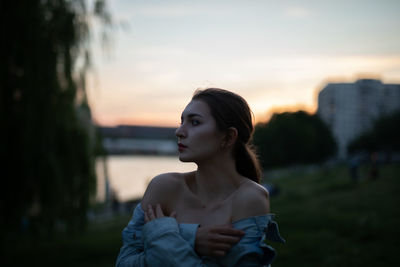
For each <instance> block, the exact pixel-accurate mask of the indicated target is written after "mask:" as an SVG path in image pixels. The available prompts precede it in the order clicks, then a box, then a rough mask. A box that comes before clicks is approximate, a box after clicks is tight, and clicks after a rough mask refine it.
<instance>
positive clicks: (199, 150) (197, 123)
mask: <svg viewBox="0 0 400 267" xmlns="http://www.w3.org/2000/svg"><path fill="white" fill-rule="evenodd" d="M175 134H176V136H177V137H178V150H179V160H181V161H183V162H196V163H198V162H201V161H203V160H205V159H209V158H211V157H213V156H215V155H216V154H217V153H218V152H219V151H220V147H221V142H222V140H223V138H224V134H222V133H221V132H220V131H218V129H217V124H216V121H215V119H214V117H213V116H212V115H211V111H210V108H209V107H208V105H207V104H206V103H205V102H203V101H201V100H193V101H191V102H190V103H189V104H188V105H187V106H186V108H185V110H184V111H183V112H182V117H181V125H180V127H179V128H178V129H177V130H176V132H175Z"/></svg>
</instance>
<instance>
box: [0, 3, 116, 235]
mask: <svg viewBox="0 0 400 267" xmlns="http://www.w3.org/2000/svg"><path fill="white" fill-rule="evenodd" d="M92 5H93V8H91V9H93V11H92V10H88V9H89V8H88V6H89V3H87V2H86V1H85V0H75V1H74V0H69V1H68V0H47V1H45V0H42V1H40V0H25V1H23V0H15V1H1V4H0V7H1V9H0V12H1V18H0V20H1V26H0V27H1V34H2V45H1V51H0V53H1V64H0V65H1V78H0V86H1V90H0V101H1V102H0V103H1V104H0V108H1V115H0V116H1V132H2V138H1V139H0V142H1V146H0V150H1V154H2V159H1V162H2V165H3V166H4V167H3V168H2V169H1V185H0V188H1V189H0V190H1V199H2V202H1V204H0V205H1V206H0V218H1V219H0V221H1V233H2V234H6V233H17V232H21V231H33V232H36V233H39V234H41V233H49V232H52V231H53V230H54V229H55V228H56V227H62V228H66V229H67V230H71V231H76V230H79V229H83V228H84V226H85V224H86V213H87V210H88V206H89V199H90V196H91V194H92V193H94V191H95V185H96V180H95V168H94V164H95V157H96V138H95V136H96V135H95V131H94V127H93V124H92V120H91V113H90V108H89V105H88V102H87V98H86V91H85V77H86V74H87V70H88V67H89V63H90V53H89V29H90V23H89V22H90V21H91V20H92V19H93V18H96V17H98V18H101V19H102V20H103V21H105V22H109V20H110V17H109V15H108V13H107V10H106V9H105V8H104V7H105V4H104V1H93V3H92Z"/></svg>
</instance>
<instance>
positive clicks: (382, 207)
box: [0, 165, 400, 267]
mask: <svg viewBox="0 0 400 267" xmlns="http://www.w3.org/2000/svg"><path fill="white" fill-rule="evenodd" d="M367 171H368V169H367V167H364V168H363V169H362V170H361V176H363V177H366V176H367ZM268 182H272V183H274V184H276V185H278V186H279V188H280V194H279V195H278V196H274V197H272V198H271V207H272V210H273V212H275V213H276V215H277V216H276V221H277V222H278V223H279V227H280V232H281V234H282V236H283V237H284V238H285V239H286V241H287V242H286V244H283V245H281V244H275V243H273V244H271V245H272V246H273V247H275V248H276V250H277V251H278V257H277V258H276V260H275V262H274V263H273V266H274V267H283V266H296V267H299V266H307V267H309V266H324V267H325V266H326V267H329V266H346V267H347V266H363V267H364V266H374V267H375V266H397V265H398V264H396V263H398V258H397V257H396V256H397V254H398V252H399V251H400V241H399V237H400V231H399V225H400V209H399V208H398V207H397V204H398V203H400V166H394V165H392V166H384V167H382V168H381V169H380V177H379V178H378V179H377V180H375V181H372V180H368V179H365V178H362V179H361V180H360V182H359V183H358V184H353V183H352V182H351V181H350V179H349V176H348V172H347V169H346V168H345V167H335V168H331V169H326V170H320V171H315V172H313V173H299V172H298V173H296V172H291V173H290V174H286V175H285V176H284V177H281V178H279V179H271V180H269V181H268ZM128 221H129V217H128V216H124V217H118V218H115V219H113V220H112V221H108V222H103V223H96V224H93V225H91V226H90V228H89V231H88V232H86V233H85V234H82V235H78V236H65V235H63V236H59V237H54V238H52V239H49V240H41V241H38V240H31V239H25V240H18V242H17V243H16V245H14V244H12V245H11V244H10V245H9V246H7V247H5V248H2V251H3V253H5V255H6V257H4V258H3V259H2V260H1V261H0V262H1V263H2V264H1V265H2V266H77V267H79V266H82V267H83V266H89V267H90V266H97V267H101V266H114V263H115V258H116V256H117V254H118V250H119V247H120V245H121V230H122V229H123V227H124V226H125V225H126V224H127V222H128ZM395 264H396V265H395Z"/></svg>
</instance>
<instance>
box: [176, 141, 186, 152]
mask: <svg viewBox="0 0 400 267" xmlns="http://www.w3.org/2000/svg"><path fill="white" fill-rule="evenodd" d="M186 148H187V146H185V145H183V144H179V143H178V150H179V151H183V150H185V149H186Z"/></svg>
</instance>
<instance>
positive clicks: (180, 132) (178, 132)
mask: <svg viewBox="0 0 400 267" xmlns="http://www.w3.org/2000/svg"><path fill="white" fill-rule="evenodd" d="M175 135H176V137H178V138H185V136H186V133H185V130H184V129H183V125H181V126H179V127H178V129H176V131H175Z"/></svg>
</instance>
